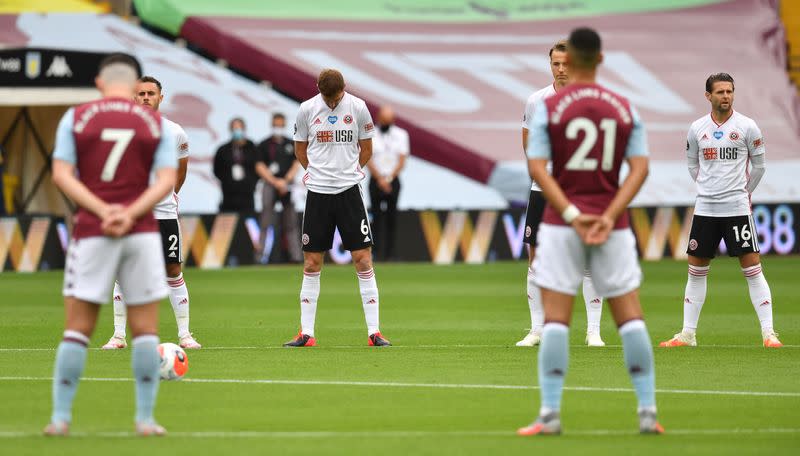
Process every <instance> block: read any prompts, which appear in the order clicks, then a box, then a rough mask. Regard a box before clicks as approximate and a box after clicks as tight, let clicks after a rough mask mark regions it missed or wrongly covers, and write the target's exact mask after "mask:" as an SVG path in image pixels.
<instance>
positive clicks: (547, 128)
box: [527, 84, 648, 229]
mask: <svg viewBox="0 0 800 456" xmlns="http://www.w3.org/2000/svg"><path fill="white" fill-rule="evenodd" d="M527 154H528V158H534V159H549V160H552V162H553V173H552V175H553V178H555V180H556V181H557V182H558V184H559V186H560V187H561V189H562V190H563V191H564V193H565V194H566V196H567V198H568V199H569V200H570V202H571V203H572V204H574V205H575V206H577V207H578V209H580V210H581V212H585V213H587V214H595V215H600V214H602V213H603V211H605V209H606V208H607V207H608V205H609V204H610V203H611V200H613V199H614V196H615V195H616V194H617V190H618V189H619V172H620V168H621V166H622V161H623V160H624V159H625V158H628V157H633V156H646V155H648V152H647V139H646V137H645V132H644V126H643V125H642V123H641V120H640V119H639V115H638V113H637V112H636V110H634V109H633V107H632V106H631V105H630V103H629V102H628V100H627V99H625V98H624V97H622V96H620V95H617V94H615V93H614V92H611V91H610V90H607V89H605V88H603V87H601V86H599V85H597V84H571V85H569V86H567V87H565V88H563V89H562V90H560V91H559V92H558V93H556V94H555V95H554V96H552V97H550V98H547V99H545V100H544V101H543V102H542V103H539V105H538V106H537V107H536V110H535V112H534V116H533V120H532V121H531V131H530V134H529V135H528V149H527ZM542 221H543V222H544V223H548V224H552V225H565V223H564V221H563V219H562V218H561V215H560V214H558V213H557V212H556V211H555V210H554V209H553V208H552V206H550V205H549V204H548V205H547V207H546V208H545V211H544V216H543V218H542ZM628 226H629V222H628V213H627V212H624V213H623V214H622V215H621V216H620V217H619V218H618V219H617V221H616V225H615V226H614V229H621V228H627V227H628Z"/></svg>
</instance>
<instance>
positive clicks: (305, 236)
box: [303, 233, 310, 245]
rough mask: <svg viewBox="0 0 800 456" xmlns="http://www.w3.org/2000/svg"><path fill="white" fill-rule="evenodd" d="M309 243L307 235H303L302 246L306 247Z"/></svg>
mask: <svg viewBox="0 0 800 456" xmlns="http://www.w3.org/2000/svg"><path fill="white" fill-rule="evenodd" d="M309 242H310V239H309V238H308V235H307V234H305V233H303V245H308V243H309Z"/></svg>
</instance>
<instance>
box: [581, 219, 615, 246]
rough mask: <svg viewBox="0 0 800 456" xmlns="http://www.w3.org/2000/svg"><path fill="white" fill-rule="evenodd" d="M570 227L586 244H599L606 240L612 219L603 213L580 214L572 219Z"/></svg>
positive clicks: (611, 226) (612, 224) (611, 225)
mask: <svg viewBox="0 0 800 456" xmlns="http://www.w3.org/2000/svg"><path fill="white" fill-rule="evenodd" d="M571 225H572V227H573V228H574V229H575V231H577V232H578V236H580V237H581V240H582V241H583V243H584V244H586V245H600V244H602V243H604V242H606V241H607V240H608V236H609V234H611V230H612V228H614V221H613V220H611V218H610V217H608V216H605V215H591V214H581V215H579V216H577V217H575V220H573V221H572V224H571Z"/></svg>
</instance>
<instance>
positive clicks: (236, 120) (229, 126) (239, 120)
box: [228, 117, 247, 130]
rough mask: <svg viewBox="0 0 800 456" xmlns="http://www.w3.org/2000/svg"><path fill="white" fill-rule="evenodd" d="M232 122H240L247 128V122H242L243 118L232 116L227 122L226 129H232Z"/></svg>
mask: <svg viewBox="0 0 800 456" xmlns="http://www.w3.org/2000/svg"><path fill="white" fill-rule="evenodd" d="M234 122H241V123H242V126H243V127H245V128H247V124H246V123H244V119H242V118H241V117H234V118H233V119H231V121H230V122H228V129H229V130H233V123H234Z"/></svg>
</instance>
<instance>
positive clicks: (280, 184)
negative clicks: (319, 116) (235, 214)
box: [256, 112, 302, 263]
mask: <svg viewBox="0 0 800 456" xmlns="http://www.w3.org/2000/svg"><path fill="white" fill-rule="evenodd" d="M285 130H286V117H285V116H284V115H283V114H281V113H279V112H278V113H275V114H274V115H273V116H272V135H270V137H269V138H267V139H265V140H263V141H261V143H260V144H259V145H258V161H257V162H256V173H258V175H259V177H261V179H263V180H264V185H263V187H262V188H261V220H260V222H261V235H260V236H259V241H258V252H257V254H256V262H259V263H260V262H261V260H262V255H264V253H265V252H264V245H265V244H266V240H267V228H268V227H269V226H270V225H272V224H273V223H274V221H275V203H277V202H278V201H280V202H281V205H282V206H283V212H282V213H281V228H282V230H281V231H282V233H283V234H284V235H285V236H286V239H288V247H289V260H290V261H292V262H293V263H299V262H300V261H301V259H302V253H301V251H300V235H299V233H298V232H297V231H298V226H297V214H296V213H295V211H294V204H292V193H291V191H290V190H291V185H292V181H294V176H295V175H296V174H297V171H298V170H299V169H300V162H298V161H297V158H296V157H295V155H294V143H293V142H292V140H290V139H289V138H287V137H286V136H285Z"/></svg>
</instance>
